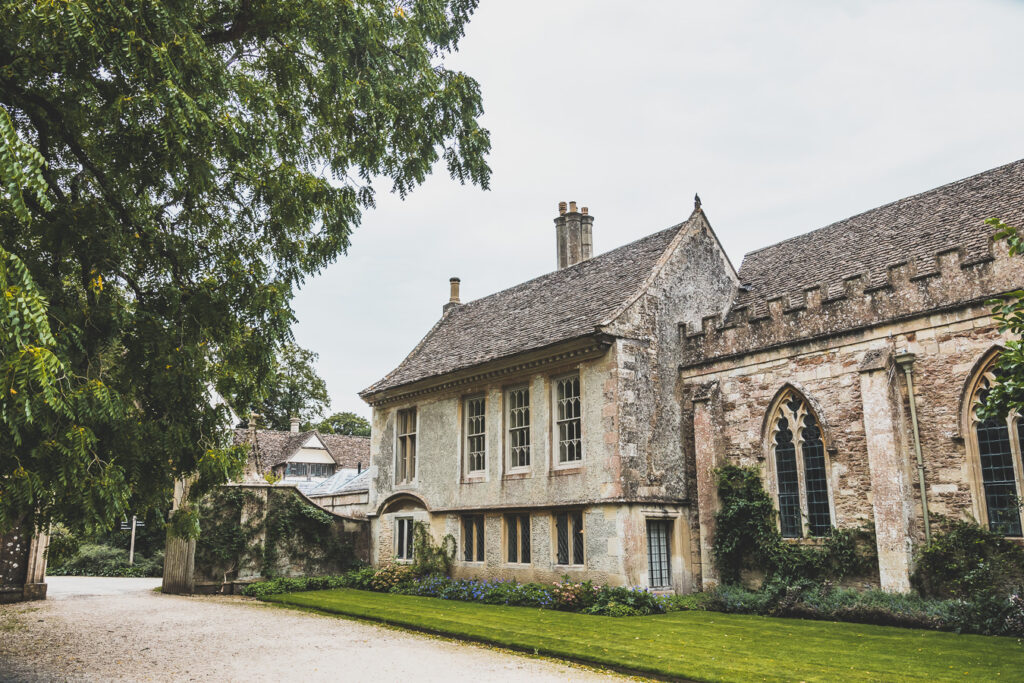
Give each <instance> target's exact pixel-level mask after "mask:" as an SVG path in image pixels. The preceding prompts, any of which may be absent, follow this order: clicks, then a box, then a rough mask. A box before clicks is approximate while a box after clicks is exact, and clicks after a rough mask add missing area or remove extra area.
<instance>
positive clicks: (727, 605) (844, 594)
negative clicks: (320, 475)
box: [242, 565, 1024, 636]
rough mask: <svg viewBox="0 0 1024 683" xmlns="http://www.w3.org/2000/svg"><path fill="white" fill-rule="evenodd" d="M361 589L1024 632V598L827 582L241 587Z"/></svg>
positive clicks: (352, 576) (331, 581) (354, 579)
mask: <svg viewBox="0 0 1024 683" xmlns="http://www.w3.org/2000/svg"><path fill="white" fill-rule="evenodd" d="M327 588H358V589H362V590H369V591H375V592H378V593H393V594H399V595H418V596H423V597H431V598H439V599H441V600H458V601H462V602H478V603H484V604H488V605H511V606H516V607H535V608H539V609H553V610H562V611H566V612H582V613H584V614H600V615H605V616H614V617H630V616H641V615H647V614H661V613H665V612H677V611H684V610H706V611H711V612H726V613H733V614H759V615H765V616H778V617H797V618H803V619H824V620H834V621H848V622H854V623H861V624H877V625H882V626H904V627H912V628H925V629H931V630H938V631H956V632H958V633H980V634H984V635H1009V636H1024V597H1022V594H1021V592H1020V591H1016V592H1014V593H1012V594H1010V595H1009V596H1007V597H994V596H982V597H979V598H976V599H974V600H962V599H945V600H940V599H933V598H923V597H919V596H917V595H914V594H893V593H884V592H882V591H857V590H852V589H843V588H834V587H832V586H830V585H828V584H824V585H818V584H813V583H810V582H805V583H800V584H794V585H791V584H778V583H772V584H768V585H766V586H765V587H764V588H762V589H761V590H758V591H750V590H746V589H744V588H740V587H737V586H721V587H718V588H716V589H713V590H710V591H706V592H704V593H693V594H690V595H668V596H657V595H654V594H653V593H651V592H650V591H649V590H647V589H646V588H641V587H626V586H597V585H594V584H593V583H591V582H589V581H583V582H574V581H569V580H565V581H561V582H558V583H553V584H544V583H519V582H517V581H513V580H507V579H485V580H480V579H451V578H448V577H447V576H443V575H437V574H430V575H427V576H417V575H416V574H415V572H414V571H413V569H412V567H410V566H408V565H385V566H384V567H381V568H380V569H373V568H369V567H367V568H363V569H357V570H353V571H350V572H348V573H347V574H343V575H341V576H319V577H304V578H290V579H286V578H278V579H271V580H269V581H264V582H261V583H255V584H251V585H249V586H247V587H246V588H244V589H243V591H242V592H243V593H244V594H245V595H248V596H251V597H265V596H268V595H276V594H279V593H294V592H298V591H309V590H322V589H327Z"/></svg>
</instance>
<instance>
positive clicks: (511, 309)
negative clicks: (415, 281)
mask: <svg viewBox="0 0 1024 683" xmlns="http://www.w3.org/2000/svg"><path fill="white" fill-rule="evenodd" d="M683 225H685V224H683V223H681V224H679V225H676V226H673V227H671V228H668V229H666V230H662V231H661V232H657V233H654V234H653V235H649V236H647V237H644V238H643V239H640V240H637V241H636V242H632V243H630V244H627V245H625V246H622V247H619V248H618V249H613V250H612V251H609V252H606V253H604V254H601V255H599V256H595V257H593V258H591V259H588V260H586V261H583V262H581V263H577V264H576V265H574V266H569V267H568V268H563V269H561V270H556V271H554V272H552V273H548V274H547V275H542V276H541V277H538V278H536V279H533V280H529V281H527V282H524V283H522V284H520V285H516V286H515V287H512V288H511V289H506V290H504V291H501V292H498V293H496V294H491V295H490V296H486V297H484V298H482V299H477V300H476V301H471V302H469V303H466V304H463V305H461V306H456V307H454V308H452V309H451V310H450V311H449V312H448V313H447V314H445V315H444V316H443V317H442V318H441V320H440V321H438V323H437V324H436V325H435V326H434V328H433V329H432V330H430V332H428V333H427V336H426V337H424V338H423V340H422V341H421V342H420V343H419V345H417V346H416V348H415V349H413V351H412V352H411V353H410V354H409V355H408V356H407V357H406V358H405V360H403V361H402V363H401V364H400V365H399V366H398V367H397V368H396V369H395V370H393V371H392V372H391V373H390V374H389V375H387V376H386V377H384V378H383V379H382V380H380V381H379V382H377V383H376V384H373V385H372V386H370V387H367V388H366V389H364V390H363V391H361V392H360V395H361V396H364V397H365V396H367V395H370V394H374V393H376V392H379V391H382V390H385V389H391V388H394V387H398V386H401V385H403V384H409V383H411V382H416V381H418V380H421V379H426V378H428V377H434V376H437V375H442V374H445V373H448V372H452V371H455V370H460V369H462V368H468V367H472V366H474V365H479V364H481V363H486V362H488V361H492V360H496V359H498V358H503V357H506V356H511V355H514V354H517V353H522V352H525V351H530V350H533V349H539V348H542V347H545V346H549V345H551V344H556V343H558V342H562V341H568V340H570V339H576V338H579V337H583V336H585V335H588V334H593V333H594V332H595V331H597V327H598V326H599V325H600V324H601V323H602V322H604V321H605V320H607V319H608V317H609V316H611V315H613V314H614V313H616V312H617V311H618V309H619V308H620V307H621V306H623V305H624V304H625V303H626V302H627V301H628V300H629V299H630V297H632V296H633V295H634V294H636V293H637V292H638V290H639V288H640V287H641V286H642V285H643V283H644V282H645V281H646V279H647V277H648V276H649V275H650V274H651V272H652V271H653V270H654V268H655V266H656V265H657V263H658V260H659V259H660V257H661V256H662V254H664V253H665V250H666V249H667V248H668V246H669V245H670V244H671V242H672V239H673V238H674V237H675V236H676V234H677V233H678V232H679V230H680V229H681V228H682V226H683Z"/></svg>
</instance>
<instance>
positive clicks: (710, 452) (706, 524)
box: [693, 382, 723, 590]
mask: <svg viewBox="0 0 1024 683" xmlns="http://www.w3.org/2000/svg"><path fill="white" fill-rule="evenodd" d="M717 393H718V383H717V382H713V383H711V384H709V385H705V386H703V387H700V388H699V390H698V391H697V393H696V394H695V395H694V397H693V445H694V455H695V460H696V465H697V472H696V476H697V515H698V519H699V521H700V576H701V587H702V588H703V589H705V590H706V589H709V588H714V587H715V586H717V585H718V581H719V577H718V570H717V568H716V567H715V560H714V538H715V513H716V512H717V511H718V487H717V486H716V485H715V472H714V470H715V468H716V467H718V465H719V463H720V461H721V458H722V456H723V452H722V451H723V449H722V446H721V441H720V438H719V425H718V424H717V420H715V415H714V410H713V405H714V397H715V396H716V395H717Z"/></svg>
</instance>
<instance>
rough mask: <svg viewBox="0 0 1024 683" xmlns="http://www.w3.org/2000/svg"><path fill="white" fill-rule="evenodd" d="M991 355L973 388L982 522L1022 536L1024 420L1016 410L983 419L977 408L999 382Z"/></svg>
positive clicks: (972, 422)
mask: <svg viewBox="0 0 1024 683" xmlns="http://www.w3.org/2000/svg"><path fill="white" fill-rule="evenodd" d="M996 358H997V355H996V354H995V353H992V354H991V358H990V360H989V362H988V363H987V364H986V365H985V366H984V367H983V368H982V370H981V372H979V373H978V376H977V377H975V378H974V379H973V381H972V384H971V387H970V408H969V415H968V420H969V425H968V427H969V429H968V432H969V434H970V439H971V442H970V443H971V450H972V451H973V453H972V457H973V458H975V463H974V464H975V466H976V468H977V472H978V474H979V475H980V477H978V479H980V481H979V482H978V483H979V484H980V489H981V491H980V492H981V496H980V498H981V500H980V501H978V503H979V507H980V508H981V509H980V512H981V516H982V521H983V522H984V523H986V524H987V526H988V528H989V530H990V531H994V532H996V533H999V534H1003V535H1004V536H1021V535H1024V533H1022V527H1021V505H1020V501H1021V483H1020V482H1021V480H1020V476H1021V475H1020V474H1019V473H1020V472H1021V471H1022V468H1021V446H1022V444H1024V419H1021V416H1020V415H1018V414H1016V413H1010V414H1009V415H1008V416H1007V417H1005V418H998V417H989V418H982V417H981V416H980V415H978V408H979V407H980V405H981V404H982V403H983V402H984V401H985V397H986V395H987V394H988V392H989V390H990V388H991V386H992V383H993V382H995V381H996V375H995V361H996Z"/></svg>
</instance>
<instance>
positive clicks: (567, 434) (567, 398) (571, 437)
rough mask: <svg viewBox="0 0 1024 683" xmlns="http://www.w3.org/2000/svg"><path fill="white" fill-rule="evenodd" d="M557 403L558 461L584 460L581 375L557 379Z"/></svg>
mask: <svg viewBox="0 0 1024 683" xmlns="http://www.w3.org/2000/svg"><path fill="white" fill-rule="evenodd" d="M555 403H556V404H557V405H556V415H557V419H556V424H557V429H558V462H576V461H578V460H582V459H583V447H582V442H581V437H582V431H581V429H580V426H581V425H580V376H579V375H572V376H570V377H562V378H560V379H557V380H555Z"/></svg>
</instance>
